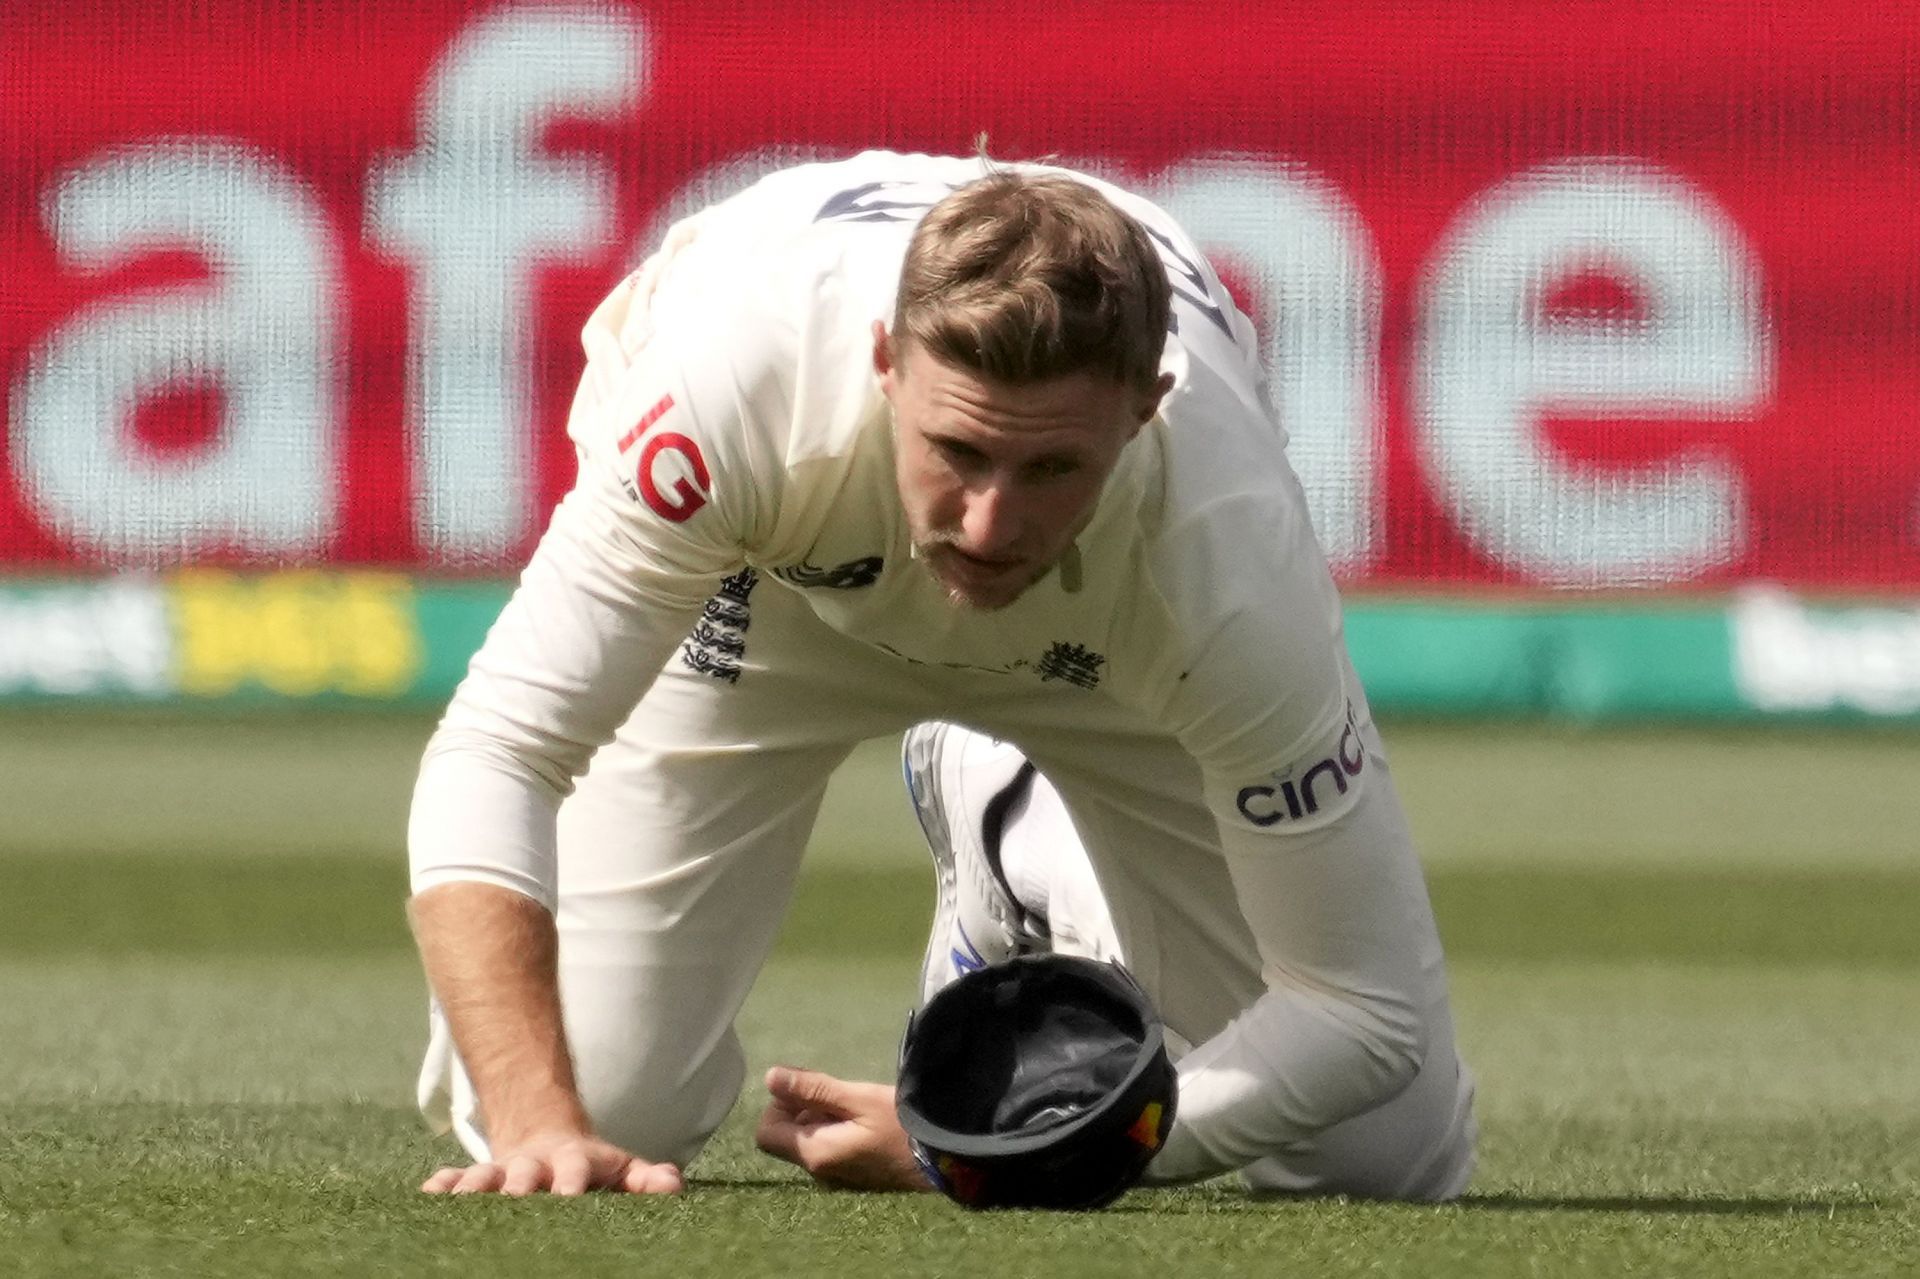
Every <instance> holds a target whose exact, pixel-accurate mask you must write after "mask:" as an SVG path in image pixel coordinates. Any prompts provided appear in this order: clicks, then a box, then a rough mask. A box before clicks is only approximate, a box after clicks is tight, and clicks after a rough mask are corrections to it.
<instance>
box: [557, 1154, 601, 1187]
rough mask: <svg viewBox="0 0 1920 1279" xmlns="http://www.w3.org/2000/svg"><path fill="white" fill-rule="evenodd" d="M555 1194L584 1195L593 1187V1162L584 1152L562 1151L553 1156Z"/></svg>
mask: <svg viewBox="0 0 1920 1279" xmlns="http://www.w3.org/2000/svg"><path fill="white" fill-rule="evenodd" d="M552 1186H553V1193H554V1194H556V1195H584V1194H586V1193H587V1191H589V1190H592V1189H593V1188H594V1187H593V1160H591V1159H589V1158H588V1157H587V1153H586V1151H584V1150H562V1151H558V1152H556V1153H555V1154H554V1156H553V1182H552Z"/></svg>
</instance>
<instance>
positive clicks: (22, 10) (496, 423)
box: [0, 0, 1920, 591]
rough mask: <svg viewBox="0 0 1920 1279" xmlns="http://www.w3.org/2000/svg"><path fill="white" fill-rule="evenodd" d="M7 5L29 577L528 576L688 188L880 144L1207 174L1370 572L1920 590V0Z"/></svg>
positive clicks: (1279, 379)
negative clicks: (323, 568) (598, 362)
mask: <svg viewBox="0 0 1920 1279" xmlns="http://www.w3.org/2000/svg"><path fill="white" fill-rule="evenodd" d="M1425 8H1427V9H1428V10H1429V11H1428V12H1425V13H1414V12H1412V10H1413V9H1414V7H1413V6H1406V5H1401V4H1389V3H1374V4H1361V5H1344V6H1310V5H1305V4H1273V5H1249V6H1221V7H1209V6H1185V5H1174V4H1169V3H1165V2H1164V0H1158V2H1153V0H1140V2H1125V0H1108V2H1103V3H1093V2H1092V0H1069V2H1068V3H1063V4H1053V5H1046V6H1039V7H1037V8H1036V7H1034V6H1028V5H1015V4H1012V3H969V4H960V5H949V4H923V3H907V2H905V0H893V2H892V3H888V4H885V5H881V4H874V3H871V2H870V0H843V2H842V3H838V4H835V5H832V6H826V7H822V6H805V5H791V4H786V3H769V2H767V0H750V2H748V3H739V4H730V5H726V6H715V5H708V4H702V3H693V2H683V0H670V2H669V0H662V2H660V3H625V4H623V3H613V2H611V0H595V2H594V3H573V4H566V3H530V4H518V5H515V4H495V5H481V4H473V3H456V2H453V0H397V2H392V3H389V2H383V3H379V4H373V3H368V2H365V0H360V2H356V3H338V4H332V5H326V6H318V5H305V4H294V3H289V2H286V0H279V2H269V0H201V2H199V3H195V4H193V5H174V4H163V5H154V4H149V3H135V2H134V0H79V2H78V3H75V2H74V0H58V2H57V3H56V0H9V3H8V4H6V5H5V6H3V7H0V50H4V59H3V60H0V262H3V263H4V266H5V270H4V273H0V384H3V385H4V390H5V394H4V396H0V414H3V415H4V417H3V418H0V438H3V439H4V443H5V452H4V459H5V462H4V464H5V467H6V475H5V483H4V484H0V567H6V568H11V569H16V570H37V569H44V568H66V569H73V568H86V567H91V566H102V565H110V564H124V563H134V564H169V563H181V562H200V561H213V562H270V563H283V564H284V563H339V564H366V563H375V564H391V565H398V566H403V567H419V568H423V569H439V570H451V571H463V572H470V571H478V572H497V571H500V570H501V569H504V568H507V567H510V566H511V565H512V564H514V563H515V562H516V561H517V560H518V559H519V558H520V557H522V556H523V555H524V554H525V552H526V550H527V548H528V547H529V546H530V544H531V541H532V539H533V538H534V537H535V536H536V535H537V532H538V529H539V527H540V524H541V523H542V514H543V512H544V511H545V509H546V508H547V507H548V506H549V505H550V504H551V503H552V502H553V501H554V500H555V498H556V497H557V495H558V494H559V493H560V492H561V491H562V490H563V489H564V488H565V486H566V484H567V483H568V481H569V478H570V471H571V465H572V459H571V454H570V451H569V448H568V446H567V444H566V442H565V438H564V434H563V430H562V423H563V421H564V417H565V412H566V407H567V404H568V401H569V398H570V396H571V393H572V384H573V381H574V379H575V378H576V376H577V375H578V372H579V368H580V364H581V355H580V352H579V346H578V340H577V331H578V328H579V326H580V324H581V322H582V321H583V320H584V318H585V316H586V315H587V313H588V311H589V310H590V309H591V307H592V305H593V304H594V302H595V301H596V300H597V299H598V297H599V296H600V295H601V294H602V293H603V292H605V291H606V289H608V288H609V287H611V285H612V284H613V283H614V282H615V281H616V280H617V279H618V278H619V277H620V276H621V275H622V274H623V273H624V272H625V271H626V270H627V269H629V268H630V267H631V266H632V265H634V264H635V263H636V262H637V261H638V260H639V258H640V257H642V256H643V255H644V253H645V251H646V248H647V246H648V243H649V241H650V240H652V239H655V238H657V237H658V235H659V233H660V230H661V228H662V224H663V221H664V220H665V219H667V218H669V217H670V216H672V215H674V214H675V213H677V212H679V211H683V210H685V209H687V208H690V207H692V206H694V205H696V204H697V203H699V202H700V201H701V200H702V199H704V198H708V197H710V196H712V195H715V194H723V193H725V192H727V191H729V190H731V189H734V188H736V187H737V186H739V185H741V184H743V183H744V182H745V181H746V180H747V179H748V178H749V177H751V176H752V175H753V174H755V173H757V172H761V171H765V170H767V169H769V168H772V167H775V166H777V165H778V164H780V163H783V162H788V161H791V160H794V159H799V158H813V157H823V158H824V157H831V156H838V155H844V154H848V153H851V152H853V151H855V150H860V149H865V148H869V147H891V148H895V149H902V150H929V151H945V152H954V151H965V150H967V149H968V148H969V147H970V146H971V144H972V139H973V138H974V136H975V135H976V134H978V133H980V132H982V131H984V132H986V133H988V134H989V135H990V137H991V139H992V147H993V149H994V150H995V152H996V153H998V154H1000V155H1002V156H1006V157H1010V158H1023V157H1030V156H1039V155H1056V156H1059V157H1061V158H1062V159H1063V160H1064V161H1066V162H1069V163H1082V164H1085V165H1088V166H1090V167H1094V168H1098V169H1099V170H1100V171H1102V172H1103V173H1105V174H1108V175H1110V176H1113V177H1116V178H1118V179H1120V180H1121V181H1123V182H1126V183H1128V184H1130V185H1133V186H1135V187H1137V188H1139V189H1140V190H1142V191H1143V192H1145V193H1148V194H1151V195H1153V196H1155V197H1157V198H1159V199H1161V200H1162V201H1163V202H1165V203H1166V204H1167V205H1168V206H1169V207H1170V208H1171V209H1173V211H1174V212H1175V213H1176V215H1177V216H1179V217H1180V218H1181V219H1182V220H1183V221H1184V222H1185V223H1186V224H1187V225H1188V226H1189V228H1190V229H1191V230H1193V232H1194V233H1195V235H1196V237H1197V238H1198V239H1199V240H1200V241H1201V242H1202V244H1203V245H1205V246H1206V247H1207V249H1208V252H1209V253H1210V255H1212V256H1213V257H1214V258H1215V260H1216V264H1217V265H1218V266H1219V268H1220V269H1221V271H1222V273H1223V275H1225V276H1226V277H1227V278H1228V279H1229V281H1230V283H1231V284H1232V285H1233V287H1234V288H1235V290H1236V292H1237V293H1239V295H1240V296H1241V299H1242V302H1243V305H1244V306H1245V307H1246V308H1247V309H1248V311H1249V313H1250V314H1252V315H1253V316H1254V317H1255V319H1256V322H1257V323H1258V324H1259V325H1260V326H1261V328H1262V330H1263V333H1264V334H1265V335H1266V337H1267V347H1268V349H1267V354H1268V360H1269V366H1270V371H1271V373H1272V376H1273V383H1274V393H1275V394H1274V399H1275V404H1276V408H1277V410H1278V411H1279V413H1280V415H1281V417H1282V418H1283V420H1284V422H1285V424H1286V425H1287V427H1288V428H1289V430H1290V432H1291V433H1292V436H1293V440H1294V443H1293V450H1294V455H1295V459H1296V465H1297V466H1298V468H1299V469H1300V471H1301V473H1302V476H1303V478H1304V479H1305V481H1306V484H1307V488H1308V490H1309V493H1310V496H1311V498H1312V501H1313V502H1314V506H1315V511H1314V513H1315V518H1316V521H1317V522H1318V523H1319V524H1320V527H1321V529H1322V534H1323V537H1324V538H1325V540H1326V541H1327V543H1328V545H1329V548H1330V550H1331V551H1332V553H1333V555H1334V557H1335V560H1336V562H1337V565H1338V567H1339V571H1340V573H1341V575H1342V576H1343V578H1345V579H1346V580H1347V581H1348V582H1349V583H1350V584H1353V585H1361V586H1368V585H1378V586H1382V587H1394V586H1401V585H1406V584H1422V585H1436V586H1441V587H1456V586H1496V587H1498V586H1511V587H1537V586H1570V587H1583V586H1597V587H1612V588H1633V587H1640V586H1696V587H1709V588H1714V587H1723V586H1726V585H1729V584H1731V583H1735V582H1739V581H1746V580H1754V579H1759V580H1771V581H1782V582H1787V583H1792V584H1796V585H1799V586H1803V587H1816V588H1818V587H1827V588H1839V589H1844V590H1862V591H1897V590H1904V589H1908V588H1911V587H1913V586H1915V585H1920V212H1917V211H1916V210H1920V13H1917V12H1916V11H1915V10H1913V9H1912V8H1910V7H1909V6H1904V5H1897V4H1888V3H1884V2H1863V0H1842V2H1837V3H1832V4H1828V5H1824V6H1806V5H1798V4H1788V3H1785V2H1784V0H1763V2H1762V3H1758V4H1754V3H1745V2H1741V3H1733V2H1727V3H1711V4H1709V3H1692V4H1684V3H1680V4H1668V3H1639V2H1624V0H1613V2H1608V3H1598V2H1593V3H1581V2H1576V3H1560V4H1546V3H1539V4H1530V3H1519V2H1518V0H1513V2H1508V3H1493V2H1491V0H1462V2H1459V3H1452V4H1447V5H1438V6H1427V7H1425Z"/></svg>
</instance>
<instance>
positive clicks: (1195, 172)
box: [1157, 157, 1381, 573]
mask: <svg viewBox="0 0 1920 1279" xmlns="http://www.w3.org/2000/svg"><path fill="white" fill-rule="evenodd" d="M1157 194H1158V195H1159V196H1160V199H1161V202H1162V203H1163V204H1164V205H1165V206H1166V209H1167V212H1169V213H1171V214H1172V215H1173V216H1174V218H1175V219H1176V220H1177V221H1179V222H1180V224H1181V225H1182V226H1184V227H1185V228H1186V230H1187V232H1188V234H1190V235H1191V236H1193V238H1194V239H1195V240H1197V241H1199V242H1200V244H1201V246H1202V248H1203V249H1205V250H1206V251H1207V252H1208V254H1209V255H1213V254H1215V253H1216V252H1217V253H1218V254H1219V258H1220V260H1222V261H1227V262H1231V263H1234V264H1236V265H1239V266H1241V267H1243V268H1245V269H1247V270H1248V271H1250V272H1251V274H1252V279H1251V280H1249V281H1248V283H1249V285H1250V286H1251V287H1252V288H1253V290H1254V291H1255V293H1256V295H1257V299H1256V300H1257V302H1258V303H1259V304H1262V305H1260V307H1259V309H1260V310H1261V311H1262V312H1263V314H1260V315H1256V316H1254V317H1253V319H1254V322H1255V326H1256V328H1258V330H1259V331H1260V332H1261V334H1262V338H1263V343H1262V349H1261V356H1262V358H1263V359H1264V361H1265V363H1266V366H1267V377H1268V383H1269V388H1270V391H1271V394H1272V397H1273V407H1274V411H1275V413H1276V414H1277V416H1278V417H1279V419H1280V425H1281V427H1282V428H1283V429H1284V430H1285V431H1286V432H1287V435H1288V437H1289V442H1288V446H1287V455H1288V457H1289V459H1290V460H1291V461H1292V462H1293V465H1294V469H1295V470H1297V471H1298V472H1299V474H1300V482H1301V484H1302V485H1303V486H1304V487H1305V488H1306V492H1307V508H1308V513H1309V514H1310V516H1311V517H1312V520H1313V527H1314V531H1315V532H1316V533H1318V534H1319V537H1320V544H1321V545H1322V546H1323V547H1325V548H1326V552H1327V557H1328V559H1329V560H1331V561H1332V563H1333V566H1334V568H1335V570H1336V571H1338V572H1349V573H1353V572H1360V571H1362V570H1364V569H1365V567H1366V564H1367V560H1368V557H1369V555H1370V554H1371V552H1372V549H1373V544H1374V534H1375V527H1376V524H1377V522H1378V519H1379V494H1378V492H1377V489H1376V474H1375V472H1376V467H1377V465H1378V457H1379V452H1380V432H1381V421H1380V396H1379V350H1380V293H1381V287H1380V265H1379V260H1378V256H1377V255H1376V253H1375V252H1374V248H1373V243H1372V240H1371V239H1370V237H1369V236H1368V234H1367V229H1366V226H1365V224H1364V223H1362V222H1361V220H1360V217H1359V214H1357V213H1356V212H1355V211H1354V209H1353V206H1352V205H1351V204H1350V203H1348V201H1347V199H1346V197H1345V196H1343V195H1341V193H1340V192H1339V191H1337V190H1336V189H1334V188H1333V187H1332V186H1331V185H1329V184H1328V183H1326V182H1325V181H1323V180H1321V179H1320V178H1318V177H1317V176H1315V175H1314V174H1312V173H1309V172H1308V171H1306V170H1304V169H1300V168H1297V167H1290V166H1283V165H1276V164H1270V163H1266V162H1262V161H1257V160H1249V159H1242V158H1221V157H1216V158H1208V159H1201V160H1196V161H1192V162H1190V163H1187V164H1183V165H1181V166H1179V167H1178V168H1175V169H1172V170H1169V171H1168V172H1167V173H1166V174H1164V175H1163V176H1162V177H1161V179H1160V182H1159V190H1158V192H1157ZM1216 265H1217V263H1216Z"/></svg>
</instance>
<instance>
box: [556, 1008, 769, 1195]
mask: <svg viewBox="0 0 1920 1279" xmlns="http://www.w3.org/2000/svg"><path fill="white" fill-rule="evenodd" d="M674 1047H676V1045H661V1046H660V1048H659V1050H656V1051H652V1052H642V1053H638V1054H634V1055H633V1056H630V1057H625V1058H620V1057H618V1056H616V1055H612V1054H599V1055H598V1059H597V1060H592V1059H589V1060H581V1059H578V1058H576V1061H575V1063H574V1073H575V1076H576V1079H577V1082H578V1085H579V1088H580V1100H581V1101H582V1103H584V1104H585V1106H586V1108H587V1115H588V1117H590V1118H591V1119H592V1120H593V1125H594V1128H595V1129H596V1130H598V1132H599V1133H600V1135H601V1136H602V1137H604V1138H606V1139H607V1140H608V1141H611V1142H612V1143H614V1144H615V1145H616V1146H619V1147H621V1148H622V1149H625V1150H629V1151H632V1152H633V1153H634V1154H636V1155H639V1156H640V1157H641V1158H643V1159H648V1160H653V1161H656V1162H662V1161H664V1162H667V1163H675V1164H679V1165H681V1166H682V1167H685V1166H686V1164H687V1163H688V1162H689V1161H690V1160H692V1159H693V1158H694V1156H696V1155H698V1154H699V1153H700V1151H701V1149H702V1148H704V1147H705V1146H706V1144H707V1140H708V1139H709V1138H711V1137H712V1136H713V1134H714V1131H715V1130H716V1129H718V1128H719V1127H720V1124H721V1122H722V1121H724V1120H725V1119H726V1117H727V1113H728V1112H729V1111H731V1110H732V1109H733V1104H734V1102H735V1101H737V1100H738V1099H739V1096H740V1087H741V1085H742V1083H744V1082H745V1079H746V1056H745V1054H744V1053H743V1052H742V1051H741V1047H740V1040H739V1038H738V1037H737V1036H735V1035H734V1034H733V1032H732V1031H728V1032H727V1033H726V1034H725V1035H723V1036H721V1038H720V1040H719V1042H717V1043H716V1044H714V1046H713V1048H712V1050H711V1051H710V1052H708V1053H707V1054H706V1055H705V1057H703V1058H702V1059H701V1060H699V1061H697V1062H695V1061H691V1060H689V1057H688V1055H687V1051H686V1050H687V1048H688V1045H685V1044H681V1045H677V1047H678V1048H679V1049H680V1050H681V1051H679V1052H678V1053H675V1052H673V1051H671V1050H672V1049H673V1048H674Z"/></svg>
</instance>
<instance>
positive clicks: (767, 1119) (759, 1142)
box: [753, 1102, 800, 1164]
mask: <svg viewBox="0 0 1920 1279" xmlns="http://www.w3.org/2000/svg"><path fill="white" fill-rule="evenodd" d="M753 1144H754V1145H756V1146H758V1147H760V1149H761V1150H763V1151H765V1152H766V1153H767V1154H769V1155H772V1156H773V1157H774V1158H775V1159H784V1160H786V1161H787V1162H788V1163H790V1164H797V1163H799V1162H800V1126H799V1125H798V1124H797V1123H796V1122H794V1118H793V1115H792V1114H791V1113H790V1112H788V1111H786V1110H783V1109H781V1107H780V1104H779V1103H778V1102H775V1103H774V1104H772V1105H770V1106H768V1107H767V1108H766V1109H765V1110H763V1111H761V1112H760V1122H759V1124H758V1125H756V1126H755V1128H754V1130H753Z"/></svg>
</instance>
